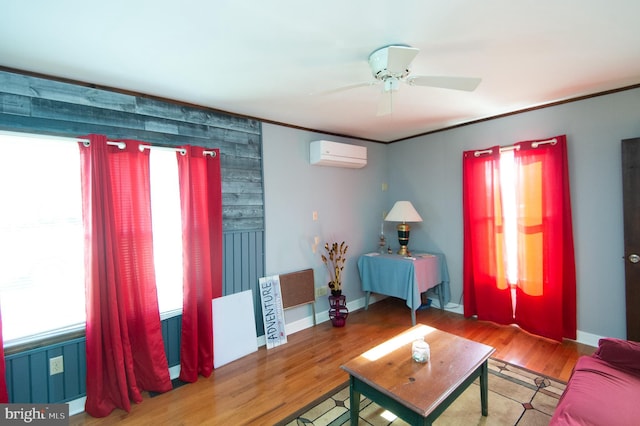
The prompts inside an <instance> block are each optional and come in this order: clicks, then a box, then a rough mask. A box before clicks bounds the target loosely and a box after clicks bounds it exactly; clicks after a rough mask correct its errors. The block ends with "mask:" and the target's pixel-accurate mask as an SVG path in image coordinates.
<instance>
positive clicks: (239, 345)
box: [211, 290, 258, 368]
mask: <svg viewBox="0 0 640 426" xmlns="http://www.w3.org/2000/svg"><path fill="white" fill-rule="evenodd" d="M211 306H212V309H213V342H214V343H213V367H214V368H218V367H221V366H223V365H225V364H228V363H229V362H231V361H235V360H236V359H239V358H242V357H243V356H245V355H249V354H250V353H253V352H256V351H257V350H258V338H257V334H256V323H255V319H254V310H253V292H252V291H251V290H247V291H243V292H240V293H235V294H231V295H229V296H223V297H218V298H216V299H213V300H212V301H211Z"/></svg>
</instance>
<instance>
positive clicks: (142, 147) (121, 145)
mask: <svg viewBox="0 0 640 426" xmlns="http://www.w3.org/2000/svg"><path fill="white" fill-rule="evenodd" d="M76 140H77V141H78V142H82V144H83V145H84V146H89V145H90V144H91V141H89V140H88V139H82V138H77V139H76ZM107 145H112V146H117V147H118V148H120V149H125V148H126V147H127V144H126V142H122V141H107ZM138 148H139V149H140V151H144V150H145V149H148V150H151V149H161V150H165V151H175V152H179V153H180V155H186V154H187V151H186V150H185V149H184V148H178V147H172V146H159V145H140V146H139V147H138ZM202 153H203V154H204V155H205V156H207V155H210V156H211V157H213V158H215V156H216V152H215V151H202Z"/></svg>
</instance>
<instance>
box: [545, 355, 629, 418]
mask: <svg viewBox="0 0 640 426" xmlns="http://www.w3.org/2000/svg"><path fill="white" fill-rule="evenodd" d="M639 401H640V375H636V374H632V373H631V372H630V371H629V370H622V369H619V368H616V367H614V366H613V365H611V364H608V363H607V362H606V361H603V360H602V359H599V358H596V357H589V356H582V357H580V358H579V359H578V362H577V363H576V366H575V368H574V370H573V373H572V375H571V378H570V379H569V383H568V384H567V388H566V390H565V391H564V393H563V394H562V397H561V398H560V402H559V403H558V406H557V407H556V410H555V412H554V414H553V417H552V419H551V423H550V424H551V425H554V426H557V425H636V424H638V421H639V420H638V419H640V402H639Z"/></svg>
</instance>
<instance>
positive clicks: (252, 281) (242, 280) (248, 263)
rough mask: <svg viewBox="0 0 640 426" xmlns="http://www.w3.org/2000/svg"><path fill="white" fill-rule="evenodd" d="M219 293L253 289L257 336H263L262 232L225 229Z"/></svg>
mask: <svg viewBox="0 0 640 426" xmlns="http://www.w3.org/2000/svg"><path fill="white" fill-rule="evenodd" d="M223 253H224V265H223V270H224V276H223V283H222V295H223V296H228V295H230V294H235V293H240V292H242V291H247V290H252V291H253V308H254V316H255V321H256V331H257V332H258V336H262V335H264V325H263V324H262V310H261V308H260V293H258V279H259V278H260V277H263V276H264V231H242V232H225V233H224V239H223Z"/></svg>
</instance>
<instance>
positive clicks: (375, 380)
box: [342, 324, 495, 426]
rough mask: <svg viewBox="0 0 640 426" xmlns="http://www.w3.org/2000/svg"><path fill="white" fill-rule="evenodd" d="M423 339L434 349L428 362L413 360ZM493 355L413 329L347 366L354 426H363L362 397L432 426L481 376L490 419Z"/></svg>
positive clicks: (468, 343)
mask: <svg viewBox="0 0 640 426" xmlns="http://www.w3.org/2000/svg"><path fill="white" fill-rule="evenodd" d="M418 337H424V340H425V341H426V342H427V343H428V344H429V346H430V348H431V359H430V361H429V362H428V363H424V364H421V363H417V362H415V361H414V360H413V359H412V358H411V344H412V342H413V341H414V340H416V339H417V338H418ZM494 351H495V349H494V348H492V347H491V346H487V345H484V344H482V343H477V342H474V341H472V340H468V339H465V338H462V337H458V336H455V335H453V334H450V333H446V332H444V331H441V330H438V329H435V328H433V327H429V326H426V325H423V324H417V325H415V326H414V327H411V328H410V329H408V330H407V331H405V332H403V333H400V334H399V335H397V336H395V337H393V338H391V339H389V340H387V341H386V342H384V343H382V344H380V345H378V346H376V347H375V348H373V349H371V350H369V351H367V352H365V353H363V354H362V355H360V356H358V357H356V358H354V359H352V360H351V361H349V362H347V363H346V364H344V365H343V366H342V368H343V369H344V370H345V371H346V372H348V373H349V390H350V391H349V396H350V401H351V408H350V414H351V425H353V426H355V425H357V424H358V417H359V412H360V394H362V395H365V396H366V397H368V398H369V399H371V400H372V401H374V402H376V403H377V404H378V405H380V406H381V407H383V408H385V409H387V410H389V411H391V412H392V413H393V414H395V415H396V416H398V417H400V418H401V419H403V420H405V421H406V422H408V423H409V424H411V425H430V424H431V423H432V422H433V421H434V420H435V419H436V418H437V417H438V416H439V415H440V414H442V412H443V411H444V410H445V409H446V408H447V407H448V406H449V405H451V403H452V402H453V401H454V400H455V399H456V398H457V397H458V396H460V394H461V393H462V392H463V391H464V390H465V389H466V388H467V387H468V386H469V385H470V384H471V383H473V381H474V380H475V379H476V378H477V377H479V378H480V404H481V408H482V415H483V416H487V415H488V401H487V395H488V377H487V376H488V367H487V360H488V359H489V356H491V354H492V353H493V352H494Z"/></svg>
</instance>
